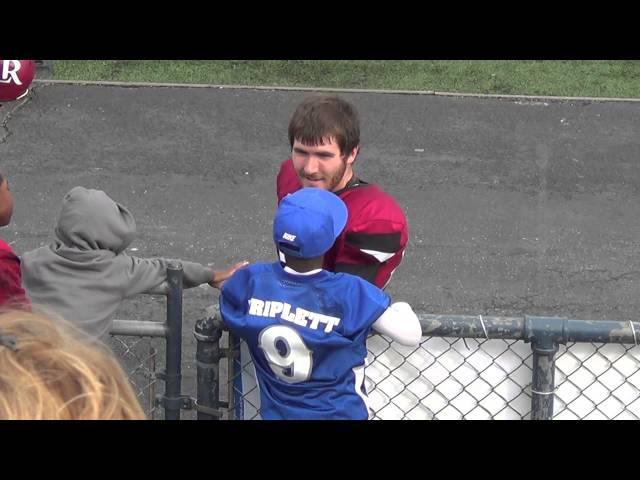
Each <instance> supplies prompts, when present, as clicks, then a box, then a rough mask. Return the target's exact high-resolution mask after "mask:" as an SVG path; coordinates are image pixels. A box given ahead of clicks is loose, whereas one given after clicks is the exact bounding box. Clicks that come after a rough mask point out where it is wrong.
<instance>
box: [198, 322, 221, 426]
mask: <svg viewBox="0 0 640 480" xmlns="http://www.w3.org/2000/svg"><path fill="white" fill-rule="evenodd" d="M216 320H217V319H216V316H215V314H214V315H212V316H210V317H208V318H204V319H200V320H198V321H197V322H196V325H195V327H194V329H193V335H194V337H196V342H197V343H196V369H197V388H198V391H197V393H196V396H197V407H198V408H197V410H198V420H218V419H219V417H220V414H219V411H218V410H217V408H218V407H219V406H220V338H221V337H222V328H220V325H218V322H217V321H216Z"/></svg>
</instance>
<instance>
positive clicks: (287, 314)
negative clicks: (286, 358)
mask: <svg viewBox="0 0 640 480" xmlns="http://www.w3.org/2000/svg"><path fill="white" fill-rule="evenodd" d="M292 308H293V307H292V306H291V305H290V304H288V303H286V302H278V301H275V300H259V299H257V298H250V299H249V315H255V316H258V317H271V318H275V317H276V315H277V316H278V317H280V318H281V319H283V320H286V321H287V322H291V323H295V324H296V325H300V326H302V327H307V328H311V329H312V330H317V329H318V326H319V325H320V324H321V323H322V324H324V331H325V333H331V330H333V327H335V326H336V325H338V324H339V323H340V319H339V318H338V317H331V316H329V315H324V314H322V313H317V312H310V311H309V310H305V309H304V308H300V307H295V310H294V311H292Z"/></svg>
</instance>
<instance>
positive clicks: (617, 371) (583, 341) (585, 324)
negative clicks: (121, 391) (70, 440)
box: [198, 315, 640, 420]
mask: <svg viewBox="0 0 640 480" xmlns="http://www.w3.org/2000/svg"><path fill="white" fill-rule="evenodd" d="M420 317H421V323H422V327H423V333H424V334H425V337H424V338H423V341H422V343H421V344H420V345H419V346H418V347H415V348H409V347H404V346H401V345H398V344H396V343H393V342H391V341H389V339H388V338H386V337H384V336H382V335H378V334H374V335H371V336H370V337H369V339H368V342H367V347H368V351H369V354H368V358H367V368H366V377H365V378H366V380H365V385H366V387H367V391H368V392H369V406H370V410H371V418H373V419H385V420H386V419H390V420H391V419H393V420H399V419H416V420H417V419H425V420H427V419H442V420H445V419H474V420H480V419H523V420H524V419H532V418H533V419H550V418H554V419H638V418H640V348H639V347H638V346H637V337H636V331H638V328H639V325H638V324H637V323H636V324H635V325H634V323H633V322H614V321H606V320H603V321H586V320H568V319H561V318H547V317H522V318H506V317H485V318H484V320H483V317H482V316H477V317H473V316H439V315H421V316H420ZM208 321H209V327H210V328H211V329H216V328H217V329H222V328H223V325H222V324H221V322H220V321H219V320H218V319H217V318H213V319H208ZM212 331H213V330H212ZM215 336H217V338H218V340H217V341H218V342H219V343H220V346H219V350H218V353H217V356H218V358H225V357H226V359H227V361H226V362H222V366H221V368H220V366H217V367H216V368H217V375H218V377H217V378H218V379H219V382H220V385H219V386H216V387H215V395H214V397H215V398H213V397H210V398H209V401H211V402H212V405H214V406H215V408H216V409H217V410H216V411H217V415H215V417H208V418H223V419H259V418H260V411H259V405H260V398H259V390H258V388H257V384H256V379H255V371H254V368H253V364H252V362H251V361H250V356H249V353H248V349H247V348H246V345H244V344H243V342H238V341H236V340H235V339H232V338H230V336H229V335H228V334H224V335H223V334H222V333H221V332H219V333H217V334H216V335H215ZM210 338H214V337H213V336H212V337H210ZM200 388H204V389H208V390H207V391H208V392H209V393H211V392H213V389H212V388H211V386H209V385H207V384H206V383H204V384H200V383H199V393H198V395H199V397H200V395H201V394H200Z"/></svg>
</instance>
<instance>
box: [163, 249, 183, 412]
mask: <svg viewBox="0 0 640 480" xmlns="http://www.w3.org/2000/svg"><path fill="white" fill-rule="evenodd" d="M167 283H168V285H169V293H168V295H167V330H168V332H167V336H166V346H167V349H166V362H167V368H166V379H165V395H164V399H163V404H164V418H165V420H180V408H181V406H182V399H181V392H180V390H181V388H182V370H181V363H182V264H181V263H179V262H171V263H169V265H168V267H167Z"/></svg>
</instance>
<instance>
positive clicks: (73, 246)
mask: <svg viewBox="0 0 640 480" xmlns="http://www.w3.org/2000/svg"><path fill="white" fill-rule="evenodd" d="M135 233H136V223H135V220H134V219H133V216H132V215H131V212H129V210H128V209H127V208H125V207H124V206H122V205H120V204H119V203H116V202H114V201H113V200H112V199H111V198H109V196H108V195H107V194H106V193H104V192H103V191H101V190H88V189H86V188H83V187H75V188H73V189H72V190H71V191H69V193H67V194H66V195H65V197H64V199H63V201H62V209H61V211H60V214H59V215H58V219H57V224H56V228H55V236H56V241H55V242H54V243H52V244H50V245H48V246H45V247H40V248H37V249H35V250H32V251H30V252H27V253H25V254H24V255H23V256H22V282H23V285H24V288H25V290H26V292H27V296H28V297H29V299H30V300H31V303H32V304H33V305H34V306H35V307H37V306H38V305H40V306H43V307H46V308H49V309H51V310H52V311H53V312H55V313H57V314H58V315H61V316H62V317H63V318H65V319H66V320H68V321H70V322H71V323H73V324H74V325H75V326H77V327H79V328H80V329H81V330H83V331H84V332H86V333H88V334H89V335H90V336H91V337H93V338H96V339H101V340H105V339H106V338H107V335H108V332H109V330H110V329H111V324H112V322H113V315H114V314H115V312H116V310H118V308H119V307H120V305H121V303H122V301H123V300H124V299H125V298H126V297H129V296H132V295H137V294H139V293H144V292H149V291H151V290H153V289H155V288H157V287H159V286H160V285H161V284H162V283H163V282H164V281H165V280H166V269H167V264H168V262H170V261H171V260H170V259H161V258H153V259H151V258H137V257H132V256H130V255H127V254H126V253H123V252H124V250H125V249H126V248H127V246H128V245H129V244H130V243H131V242H132V241H133V239H134V237H135ZM182 267H183V270H184V287H185V288H191V287H195V286H197V285H200V284H203V283H207V282H208V281H209V280H210V279H211V275H212V274H213V271H212V269H211V268H208V267H205V266H203V265H200V264H198V263H192V262H185V261H182Z"/></svg>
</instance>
